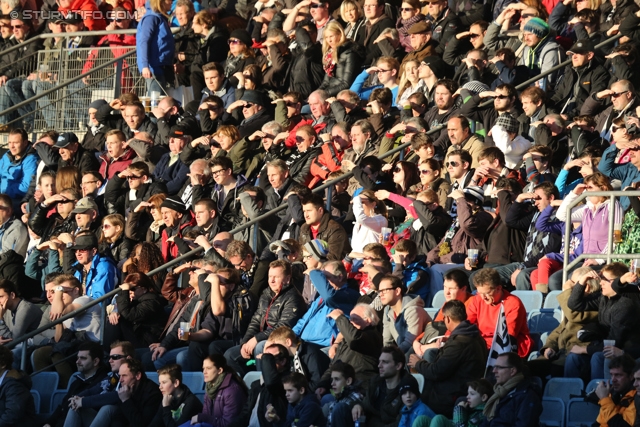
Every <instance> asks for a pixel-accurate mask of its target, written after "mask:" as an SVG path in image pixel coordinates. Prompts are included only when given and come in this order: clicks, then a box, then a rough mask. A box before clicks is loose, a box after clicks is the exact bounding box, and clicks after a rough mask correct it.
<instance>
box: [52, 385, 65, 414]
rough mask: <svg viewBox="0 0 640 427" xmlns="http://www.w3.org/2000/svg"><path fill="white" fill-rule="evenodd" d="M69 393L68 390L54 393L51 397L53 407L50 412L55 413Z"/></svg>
mask: <svg viewBox="0 0 640 427" xmlns="http://www.w3.org/2000/svg"><path fill="white" fill-rule="evenodd" d="M67 393H68V390H56V391H54V392H53V394H52V395H51V406H49V410H50V412H53V411H54V410H55V409H56V408H57V407H58V406H59V405H60V404H61V403H62V400H63V399H64V397H65V396H66V395H67Z"/></svg>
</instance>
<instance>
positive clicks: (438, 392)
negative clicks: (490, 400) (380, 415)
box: [416, 320, 487, 416]
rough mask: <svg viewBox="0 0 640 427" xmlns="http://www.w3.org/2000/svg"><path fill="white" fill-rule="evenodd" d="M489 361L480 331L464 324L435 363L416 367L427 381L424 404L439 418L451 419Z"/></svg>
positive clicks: (437, 356)
mask: <svg viewBox="0 0 640 427" xmlns="http://www.w3.org/2000/svg"><path fill="white" fill-rule="evenodd" d="M486 361H487V346H486V344H485V341H484V340H483V339H482V336H480V331H479V330H478V327H477V326H476V325H474V324H472V323H470V322H469V321H467V320H464V321H462V322H460V324H459V325H458V326H457V327H456V328H455V329H454V330H453V331H452V332H451V335H449V338H448V339H447V341H446V342H445V344H444V346H443V347H441V348H439V349H438V354H437V355H436V358H435V360H434V361H433V362H432V363H429V362H427V361H426V360H420V361H419V362H418V363H417V365H416V370H417V371H418V372H419V373H421V374H422V375H423V376H424V379H425V386H424V388H423V391H422V400H423V401H424V402H425V403H426V404H427V405H428V406H429V407H430V408H431V409H433V410H434V411H435V412H437V413H438V414H445V415H447V416H451V414H452V409H453V406H454V404H455V401H456V399H458V398H459V397H460V396H465V395H466V393H467V383H468V382H469V381H471V380H472V379H474V378H481V377H482V376H483V374H484V369H485V366H486Z"/></svg>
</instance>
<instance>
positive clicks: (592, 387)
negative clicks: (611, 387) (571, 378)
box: [584, 378, 607, 394]
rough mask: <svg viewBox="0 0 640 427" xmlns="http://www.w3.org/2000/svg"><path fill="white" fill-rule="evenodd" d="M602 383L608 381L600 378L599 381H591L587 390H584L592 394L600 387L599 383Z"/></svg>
mask: <svg viewBox="0 0 640 427" xmlns="http://www.w3.org/2000/svg"><path fill="white" fill-rule="evenodd" d="M601 381H607V380H605V379H602V378H598V379H597V380H591V381H589V384H587V388H585V389H584V391H585V392H586V393H587V394H589V393H591V392H592V391H593V390H595V389H596V387H598V383H599V382H601Z"/></svg>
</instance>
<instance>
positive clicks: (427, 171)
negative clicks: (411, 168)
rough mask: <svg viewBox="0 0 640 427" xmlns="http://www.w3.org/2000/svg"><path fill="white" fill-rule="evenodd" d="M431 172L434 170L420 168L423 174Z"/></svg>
mask: <svg viewBox="0 0 640 427" xmlns="http://www.w3.org/2000/svg"><path fill="white" fill-rule="evenodd" d="M431 172H433V171H430V170H429V169H420V173H421V174H422V175H429V174H430V173H431Z"/></svg>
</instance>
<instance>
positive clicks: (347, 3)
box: [340, 0, 363, 22]
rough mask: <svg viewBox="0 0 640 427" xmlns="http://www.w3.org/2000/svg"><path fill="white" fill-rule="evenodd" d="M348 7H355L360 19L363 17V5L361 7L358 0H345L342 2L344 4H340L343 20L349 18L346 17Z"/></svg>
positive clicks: (345, 20)
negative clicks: (356, 0)
mask: <svg viewBox="0 0 640 427" xmlns="http://www.w3.org/2000/svg"><path fill="white" fill-rule="evenodd" d="M347 8H349V9H350V8H353V9H355V10H356V12H357V13H358V19H360V18H362V15H363V13H362V7H360V5H359V4H358V2H355V1H353V0H344V1H343V2H342V4H340V18H342V20H343V21H344V22H347V19H346V18H345V17H344V14H345V13H346V12H347V10H348V9H347Z"/></svg>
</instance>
